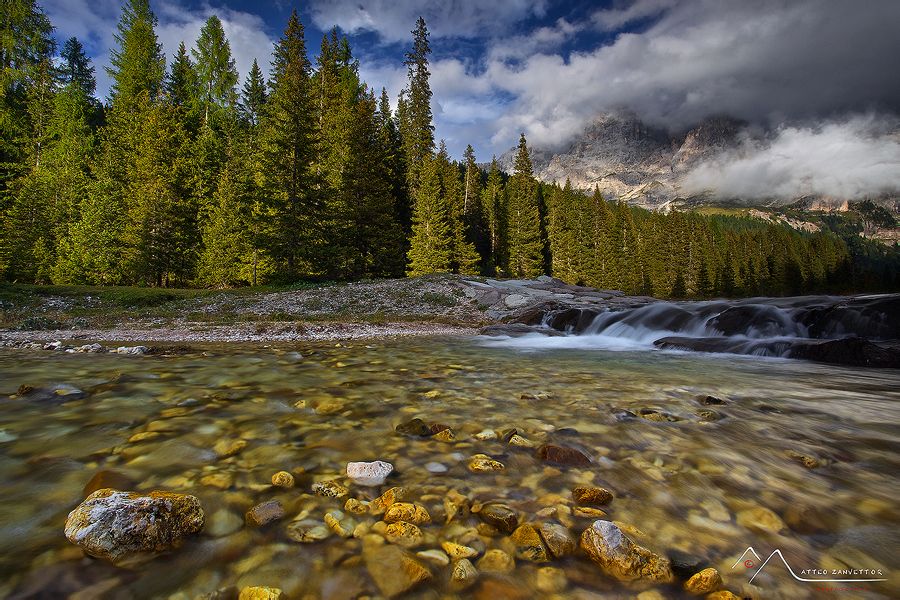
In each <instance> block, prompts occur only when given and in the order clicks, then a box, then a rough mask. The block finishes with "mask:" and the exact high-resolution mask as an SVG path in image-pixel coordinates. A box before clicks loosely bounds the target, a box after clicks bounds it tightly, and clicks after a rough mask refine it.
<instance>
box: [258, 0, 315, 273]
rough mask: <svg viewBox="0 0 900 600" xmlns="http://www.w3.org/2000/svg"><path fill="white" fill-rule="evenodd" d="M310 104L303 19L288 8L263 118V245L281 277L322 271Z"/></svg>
mask: <svg viewBox="0 0 900 600" xmlns="http://www.w3.org/2000/svg"><path fill="white" fill-rule="evenodd" d="M314 117H315V110H314V107H313V104H312V91H311V90H310V63H309V59H308V58H307V55H306V41H305V39H304V34H303V24H302V23H301V22H300V18H299V17H298V16H297V11H296V10H295V11H293V12H292V13H291V17H290V19H289V20H288V24H287V27H286V28H285V30H284V34H283V35H282V37H281V39H280V40H279V41H278V42H277V43H276V45H275V53H274V60H273V64H272V82H271V90H270V94H269V99H268V101H267V104H266V111H265V117H264V119H263V123H262V153H263V157H262V175H263V178H264V179H263V187H264V190H265V196H266V201H267V204H268V206H267V213H268V214H267V215H266V225H267V227H266V231H265V232H264V235H265V238H266V239H265V246H266V250H267V251H268V252H269V254H270V256H271V257H272V258H273V259H274V260H275V262H276V264H277V265H278V268H279V270H280V274H281V276H282V277H287V278H295V277H297V276H298V275H301V274H319V273H321V269H320V266H319V265H320V264H321V263H320V261H319V259H321V258H322V256H321V249H322V248H323V247H324V246H325V240H324V239H323V238H322V236H321V231H320V230H319V229H318V226H317V224H318V223H319V221H320V216H321V206H320V201H319V200H320V198H319V196H320V194H319V189H320V182H319V181H318V178H317V177H316V176H315V173H314V172H313V171H312V166H313V163H314V161H315V158H316V155H317V152H316V147H315V142H316V140H315V131H316V124H315V120H314Z"/></svg>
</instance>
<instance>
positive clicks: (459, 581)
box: [450, 558, 478, 590]
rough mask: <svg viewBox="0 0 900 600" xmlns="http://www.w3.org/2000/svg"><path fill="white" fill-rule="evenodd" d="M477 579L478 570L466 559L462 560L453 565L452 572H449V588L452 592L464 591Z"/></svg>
mask: <svg viewBox="0 0 900 600" xmlns="http://www.w3.org/2000/svg"><path fill="white" fill-rule="evenodd" d="M476 579H478V570H477V569H475V565H473V564H472V561H470V560H469V559H468V558H462V559H460V560H458V561H456V562H455V563H453V570H452V571H451V572H450V587H451V588H453V589H454V590H464V589H466V588H468V587H470V586H471V585H472V584H474V583H475V580H476Z"/></svg>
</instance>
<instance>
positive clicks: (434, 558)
mask: <svg viewBox="0 0 900 600" xmlns="http://www.w3.org/2000/svg"><path fill="white" fill-rule="evenodd" d="M416 556H418V557H419V558H421V559H422V560H427V561H428V562H430V563H432V564H434V565H438V566H439V567H446V566H447V565H449V564H450V557H449V556H447V555H446V554H445V553H443V552H441V551H440V550H422V551H421V552H416Z"/></svg>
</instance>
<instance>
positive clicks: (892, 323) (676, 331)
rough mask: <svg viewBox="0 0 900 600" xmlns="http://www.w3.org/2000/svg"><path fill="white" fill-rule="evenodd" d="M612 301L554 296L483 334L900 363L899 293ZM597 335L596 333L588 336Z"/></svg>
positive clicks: (871, 364)
mask: <svg viewBox="0 0 900 600" xmlns="http://www.w3.org/2000/svg"><path fill="white" fill-rule="evenodd" d="M616 299H617V301H618V303H617V304H616V305H612V306H609V305H607V306H604V305H602V304H597V303H594V304H584V303H567V302H565V301H562V300H560V299H554V300H552V301H547V302H544V303H540V304H537V305H533V306H529V307H527V308H526V309H523V310H522V311H520V312H519V313H518V314H513V315H512V316H511V317H510V321H511V323H509V324H508V325H505V326H502V327H491V328H487V329H486V330H484V331H483V333H484V334H485V335H507V336H528V335H529V334H532V335H533V334H534V333H542V334H544V335H554V336H558V335H559V334H560V333H563V334H566V335H570V336H582V337H583V340H582V342H584V343H580V344H577V347H582V348H583V347H591V341H592V340H593V341H595V342H596V344H595V346H596V347H598V348H611V347H613V346H615V347H618V348H624V349H634V350H638V349H642V348H644V349H646V348H654V347H655V348H658V349H663V350H684V351H694V352H714V353H732V354H747V355H754V356H770V357H779V358H793V359H802V360H811V361H816V362H823V363H830V364H840V365H848V366H858V367H879V368H900V294H885V295H876V296H850V297H840V296H803V297H795V298H750V299H744V300H734V301H727V300H714V301H708V302H678V303H676V302H650V303H647V302H644V300H645V299H643V298H641V299H636V300H639V301H638V302H635V303H634V304H632V305H630V306H629V305H627V304H625V303H624V299H623V298H618V297H617V298H616ZM589 336H593V337H589Z"/></svg>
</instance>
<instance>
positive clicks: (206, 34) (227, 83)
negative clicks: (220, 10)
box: [191, 15, 238, 124]
mask: <svg viewBox="0 0 900 600" xmlns="http://www.w3.org/2000/svg"><path fill="white" fill-rule="evenodd" d="M191 53H192V54H193V55H194V59H195V60H196V61H197V66H196V70H197V81H198V84H199V87H200V90H201V94H202V98H203V123H204V124H209V120H210V112H212V111H215V110H216V109H224V108H231V107H233V106H234V105H235V103H236V102H237V93H236V92H235V86H236V85H237V82H238V74H237V69H236V68H235V66H234V59H233V58H232V57H231V45H230V44H229V42H228V38H227V37H225V30H224V29H223V28H222V21H220V20H219V17H217V16H216V15H212V16H210V17H209V18H208V19H207V20H206V23H205V24H204V25H203V28H202V29H201V30H200V36H199V37H198V38H197V47H196V48H195V49H193V50H192V51H191Z"/></svg>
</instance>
